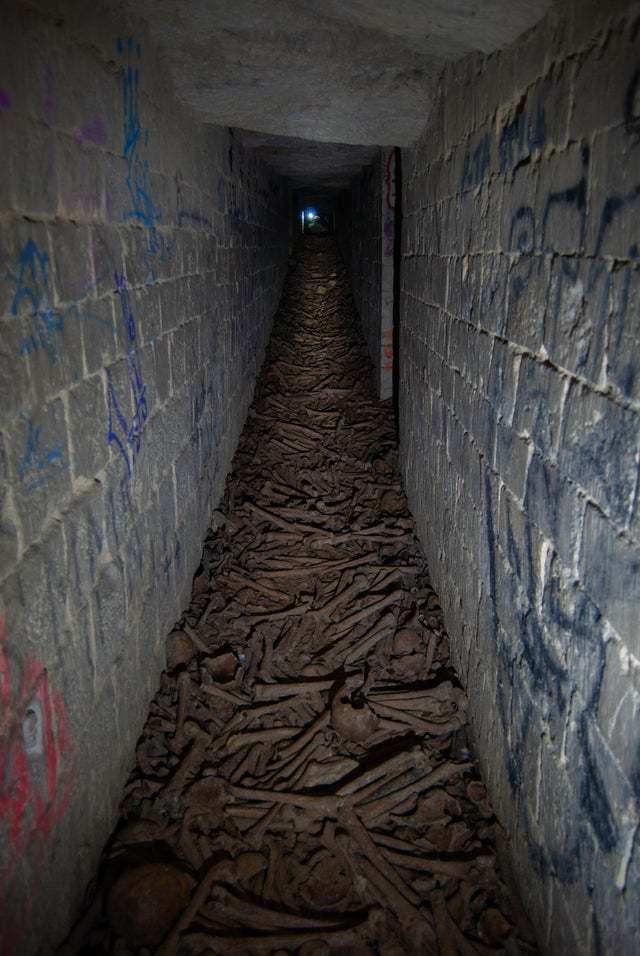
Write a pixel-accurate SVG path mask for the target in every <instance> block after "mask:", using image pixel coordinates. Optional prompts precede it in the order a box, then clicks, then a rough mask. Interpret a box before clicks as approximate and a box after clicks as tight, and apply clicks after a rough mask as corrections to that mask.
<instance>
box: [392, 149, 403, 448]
mask: <svg viewBox="0 0 640 956" xmlns="http://www.w3.org/2000/svg"><path fill="white" fill-rule="evenodd" d="M395 160H396V162H395V167H396V169H395V176H396V183H395V186H396V190H395V192H396V196H395V200H396V201H395V221H394V238H393V410H394V414H395V419H396V429H397V430H399V428H400V424H399V423H400V404H399V392H400V289H401V288H402V285H401V274H400V270H401V267H402V150H401V149H400V147H399V146H396V147H395Z"/></svg>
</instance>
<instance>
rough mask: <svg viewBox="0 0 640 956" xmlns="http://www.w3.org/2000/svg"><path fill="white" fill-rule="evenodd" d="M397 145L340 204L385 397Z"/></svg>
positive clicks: (347, 253) (341, 230)
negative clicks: (395, 149)
mask: <svg viewBox="0 0 640 956" xmlns="http://www.w3.org/2000/svg"><path fill="white" fill-rule="evenodd" d="M395 203H396V183H395V151H394V149H393V147H391V148H389V147H383V148H381V149H380V150H379V154H378V157H377V159H376V162H375V163H373V164H372V165H371V166H366V167H364V168H363V170H362V173H361V174H360V176H358V177H357V178H356V179H355V180H354V181H353V183H352V184H351V188H350V189H349V190H348V191H345V192H344V193H343V195H342V200H341V203H340V204H339V205H338V242H339V243H340V248H341V251H342V255H343V257H344V258H345V260H346V262H347V265H348V267H349V272H350V275H351V287H352V291H353V298H354V303H355V306H356V310H357V312H358V315H359V317H360V321H361V323H362V328H363V331H364V335H365V339H366V341H367V346H368V349H369V355H370V356H371V361H372V362H373V367H374V373H375V378H376V387H377V390H378V394H379V395H380V397H381V398H383V399H384V398H390V397H391V394H392V391H393V295H394V242H395Z"/></svg>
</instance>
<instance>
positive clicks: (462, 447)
mask: <svg viewBox="0 0 640 956" xmlns="http://www.w3.org/2000/svg"><path fill="white" fill-rule="evenodd" d="M639 15H640V6H639V5H638V4H637V3H635V4H624V3H616V4H613V5H596V4H588V5H585V4H582V3H572V4H569V5H568V6H566V7H564V8H563V10H562V11H561V12H554V13H552V14H550V15H549V16H548V17H547V18H546V19H545V20H544V21H543V22H542V23H541V24H540V25H539V26H538V27H537V28H535V29H534V30H533V31H532V32H530V33H529V34H528V35H527V36H526V37H525V38H523V39H522V40H521V41H520V42H519V43H518V44H517V45H515V46H512V47H509V48H507V49H505V50H504V51H502V52H501V53H499V54H496V55H493V56H490V57H488V58H477V57H472V58H467V59H466V60H464V61H463V62H462V63H460V64H458V65H456V66H454V67H450V68H448V69H447V70H446V72H445V75H444V77H443V83H442V88H441V96H440V99H439V100H438V103H437V104H436V106H435V107H434V110H433V113H432V120H431V124H430V126H429V127H428V129H427V130H426V132H425V134H424V136H423V137H422V138H421V140H420V141H419V142H418V144H417V146H416V148H415V149H414V150H412V151H406V152H405V151H403V159H404V197H403V200H404V202H403V204H404V230H403V261H402V294H403V298H402V304H401V324H400V350H401V357H402V362H401V383H400V396H399V401H400V420H401V461H402V466H403V469H404V474H405V478H406V484H407V490H408V494H409V499H410V502H411V506H412V509H413V512H414V514H415V515H417V516H420V517H419V519H418V523H419V524H420V525H421V529H420V530H421V536H422V540H423V541H424V543H425V548H426V552H427V556H428V560H429V565H430V568H431V571H432V574H433V576H434V579H435V581H436V584H437V587H438V589H439V591H440V593H441V596H442V600H443V607H444V608H445V612H446V613H445V616H446V621H447V627H448V629H449V632H450V633H451V634H452V641H453V653H454V657H455V659H456V661H457V664H458V668H459V670H460V672H461V673H462V674H464V675H466V684H467V689H468V692H469V694H470V697H471V712H472V715H473V718H472V726H473V727H474V731H475V739H476V743H477V748H478V750H479V751H480V753H481V756H482V761H483V766H484V771H485V774H486V777H487V779H488V782H489V790H490V793H491V797H492V800H493V802H494V804H495V806H496V809H497V811H498V815H499V817H500V819H501V821H502V823H503V824H504V825H505V827H506V829H507V832H508V838H509V839H508V842H509V846H510V850H511V853H512V856H513V859H514V861H515V864H516V871H517V873H518V874H519V876H520V883H521V889H522V893H523V897H524V900H525V903H526V905H527V908H528V910H529V912H530V914H531V915H532V916H533V918H534V923H535V925H536V927H537V928H538V931H539V934H540V943H541V946H542V949H543V951H545V952H550V953H558V954H561V953H576V954H577V953H593V954H596V953H605V952H606V953H608V952H619V953H631V952H632V951H633V950H634V949H635V946H636V941H637V939H638V938H639V935H640V925H639V916H638V914H639V913H640V905H639V888H640V852H639V844H638V839H637V838H638V806H639V800H640V786H639V781H640V751H639V750H638V743H637V714H638V708H639V705H640V696H639V679H640V660H639V657H640V654H639V646H638V627H637V612H638V606H639V601H640V575H639V574H638V569H639V568H640V534H639V530H638V517H637V516H638V499H637V484H638V460H639V455H640V437H639V436H640V428H639V425H640V416H639V413H640V406H638V401H637V388H636V382H637V374H638V367H639V366H638V349H637V347H634V345H633V344H632V343H634V342H636V339H637V333H638V316H637V293H636V291H635V289H636V278H637V264H638V248H639V247H640V235H639V234H638V222H639V221H640V220H639V218H638V213H639V211H640V205H639V203H640V199H639V197H640V145H639V139H638V131H639V129H640V119H639V117H640V110H639V108H638V77H639V75H640V74H639V64H640V59H639V52H638V51H639V48H638V22H639V20H638V16H639ZM623 726H626V728H627V732H626V733H624V732H623V731H622V727H623ZM632 741H633V742H632Z"/></svg>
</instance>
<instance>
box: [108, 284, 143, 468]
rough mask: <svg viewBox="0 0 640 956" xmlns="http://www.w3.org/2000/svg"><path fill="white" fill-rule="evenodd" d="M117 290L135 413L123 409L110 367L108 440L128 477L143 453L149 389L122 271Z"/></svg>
mask: <svg viewBox="0 0 640 956" xmlns="http://www.w3.org/2000/svg"><path fill="white" fill-rule="evenodd" d="M115 282H116V293H117V295H119V297H120V310H121V313H122V322H123V325H124V328H125V331H126V333H127V339H128V342H129V348H128V350H127V371H128V377H129V387H130V389H131V397H132V399H133V408H134V411H133V415H132V417H131V421H127V417H126V415H125V414H124V412H123V411H122V408H121V406H120V403H119V401H118V396H117V393H116V389H115V386H114V384H113V378H112V375H111V370H110V369H108V370H107V443H108V444H109V445H112V444H113V445H115V446H116V448H117V449H118V451H119V452H120V455H121V456H122V460H123V461H124V463H125V466H126V469H127V478H131V477H132V475H133V467H134V464H135V460H136V458H137V456H138V455H139V453H140V448H141V445H142V433H143V431H144V426H145V423H146V421H147V418H148V417H149V407H148V402H147V389H146V385H145V384H144V381H143V378H142V371H141V368H140V359H139V357H138V353H137V330H136V320H135V318H134V315H133V312H132V310H131V301H130V298H129V289H128V287H127V281H126V279H125V277H124V276H123V275H121V274H120V273H118V272H116V273H115Z"/></svg>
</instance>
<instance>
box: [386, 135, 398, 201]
mask: <svg viewBox="0 0 640 956" xmlns="http://www.w3.org/2000/svg"><path fill="white" fill-rule="evenodd" d="M395 155H396V154H395V152H394V151H393V150H390V151H389V155H388V156H387V171H386V175H385V183H386V184H387V190H386V194H385V198H386V202H387V208H388V209H390V210H391V212H393V211H394V209H395V208H396V191H395V183H394V181H393V174H394V172H395V167H394V160H395Z"/></svg>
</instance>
